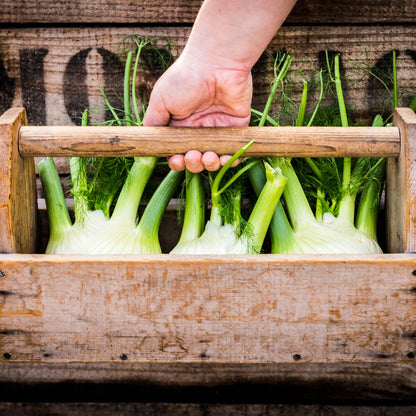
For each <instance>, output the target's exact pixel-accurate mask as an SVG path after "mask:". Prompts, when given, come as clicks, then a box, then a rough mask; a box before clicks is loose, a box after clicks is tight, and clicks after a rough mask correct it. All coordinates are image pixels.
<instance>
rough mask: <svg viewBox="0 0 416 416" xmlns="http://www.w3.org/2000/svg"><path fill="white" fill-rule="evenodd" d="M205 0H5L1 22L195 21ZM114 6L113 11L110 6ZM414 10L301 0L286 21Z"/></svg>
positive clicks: (372, 18)
mask: <svg viewBox="0 0 416 416" xmlns="http://www.w3.org/2000/svg"><path fill="white" fill-rule="evenodd" d="M201 4H202V0H191V1H189V0H188V1H184V0H182V1H173V0H167V1H162V0H153V1H146V2H136V3H132V2H126V1H122V0H99V1H95V2H91V3H85V2H82V1H81V0H76V1H72V2H71V3H70V5H68V3H67V2H64V1H63V0H58V1H54V2H53V1H50V0H40V1H36V0H29V1H23V0H17V1H12V0H5V1H3V3H2V8H1V9H0V22H1V23H13V24H22V23H25V24H28V23H31V24H33V23H37V24H39V23H54V24H55V23H84V24H85V23H87V24H89V23H105V24H115V23H117V24H126V23H130V24H136V25H137V24H161V23H165V24H188V25H190V24H192V23H193V22H194V20H195V17H196V15H197V13H198V10H199V7H200V5H201ZM109 10H111V12H108V11H109ZM415 19H416V11H415V7H414V3H413V2H412V0H375V1H373V2H371V4H369V3H368V2H366V1H364V0H345V1H343V2H334V1H331V0H299V1H298V3H297V4H296V6H295V8H294V10H293V11H292V13H291V14H290V15H289V17H288V20H287V23H289V24H290V23H292V24H293V23H303V24H310V23H320V24H333V23H337V24H339V23H345V24H354V23H364V24H370V23H380V22H384V23H395V22H396V23H397V22H398V23H403V22H408V23H413V22H414V21H415Z"/></svg>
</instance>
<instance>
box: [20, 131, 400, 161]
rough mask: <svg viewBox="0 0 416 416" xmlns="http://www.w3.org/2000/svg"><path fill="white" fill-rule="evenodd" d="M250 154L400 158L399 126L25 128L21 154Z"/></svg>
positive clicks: (22, 132)
mask: <svg viewBox="0 0 416 416" xmlns="http://www.w3.org/2000/svg"><path fill="white" fill-rule="evenodd" d="M252 140H254V144H253V145H252V146H251V147H250V148H249V149H248V150H247V151H246V153H245V156H252V157H266V156H293V157H294V156H297V157H313V156H317V157H345V156H351V157H361V156H363V157H376V156H386V157H395V156H398V154H399V152H400V136H399V130H398V128H397V127H267V126H265V127H165V126H162V127H153V126H152V127H143V126H142V127H139V126H135V127H132V126H130V127H129V126H124V127H116V126H111V127H108V126H88V127H81V126H77V127H70V126H26V127H22V128H21V129H20V134H19V151H20V154H21V155H22V156H42V155H46V156H170V155H174V154H178V153H186V152H187V151H188V150H191V149H196V150H200V151H201V152H206V151H208V150H212V151H215V152H216V153H218V154H234V153H235V152H237V151H238V150H239V149H241V148H242V147H243V146H245V145H246V144H247V143H249V142H250V141H252Z"/></svg>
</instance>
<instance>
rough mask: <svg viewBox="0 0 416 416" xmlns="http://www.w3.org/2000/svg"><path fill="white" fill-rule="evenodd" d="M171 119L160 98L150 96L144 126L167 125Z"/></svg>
mask: <svg viewBox="0 0 416 416" xmlns="http://www.w3.org/2000/svg"><path fill="white" fill-rule="evenodd" d="M169 121H170V113H169V111H168V110H167V109H166V107H165V106H164V104H163V101H162V100H161V99H160V98H157V97H155V96H152V95H151V96H150V101H149V105H148V107H147V109H146V114H145V115H144V119H143V125H144V126H166V125H168V124H169Z"/></svg>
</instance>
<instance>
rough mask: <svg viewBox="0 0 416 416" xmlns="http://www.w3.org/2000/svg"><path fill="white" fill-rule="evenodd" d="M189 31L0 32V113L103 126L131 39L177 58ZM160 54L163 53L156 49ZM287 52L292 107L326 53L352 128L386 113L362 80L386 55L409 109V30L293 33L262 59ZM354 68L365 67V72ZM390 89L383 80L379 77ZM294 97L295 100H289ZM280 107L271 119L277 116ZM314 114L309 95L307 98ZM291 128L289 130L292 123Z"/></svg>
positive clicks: (148, 80)
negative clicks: (338, 65) (333, 54)
mask: <svg viewBox="0 0 416 416" xmlns="http://www.w3.org/2000/svg"><path fill="white" fill-rule="evenodd" d="M189 30H190V29H189V28H186V27H157V26H155V27H130V26H129V27H113V28H112V27H77V28H71V27H68V28H56V27H46V28H24V27H23V28H5V29H3V30H2V31H1V32H0V59H1V63H2V65H3V66H4V77H3V78H2V88H0V111H4V110H6V109H7V108H9V107H11V106H19V105H23V106H24V107H25V108H26V109H27V112H28V119H29V124H37V125H71V124H79V123H80V115H81V112H82V111H83V110H84V109H85V108H86V107H90V108H93V109H94V111H91V120H92V121H93V122H94V121H95V122H99V121H102V120H103V117H104V111H103V99H102V96H101V92H100V90H99V87H100V86H103V87H104V89H105V91H106V92H107V94H108V96H109V99H110V100H111V102H112V103H113V105H115V106H117V107H120V105H121V101H119V100H118V98H117V96H120V94H121V93H122V78H123V75H122V74H123V70H122V65H121V63H120V61H119V60H118V58H117V56H116V55H115V54H116V53H117V51H118V49H119V44H120V42H121V40H122V39H123V38H124V37H125V36H126V35H128V34H139V35H141V36H147V37H151V38H153V37H158V36H162V37H166V38H168V39H169V40H170V41H172V43H173V44H174V45H175V46H176V47H177V50H178V53H179V52H180V51H181V50H182V48H183V46H184V43H185V42H186V39H187V37H188V34H189ZM161 47H163V45H162V44H161ZM276 49H285V50H287V51H290V52H291V53H292V54H293V55H294V64H293V66H292V69H293V71H292V72H291V75H290V77H289V79H290V80H291V83H289V84H287V88H289V87H290V90H287V91H286V92H287V94H288V95H292V96H293V99H294V100H295V102H298V98H299V97H300V95H299V93H300V89H301V85H302V80H303V79H304V78H305V79H308V78H311V77H312V78H313V77H314V76H316V69H317V68H319V67H320V65H321V62H322V51H324V50H325V49H328V50H331V51H339V52H340V53H341V55H342V56H341V58H342V59H341V60H342V68H343V69H342V70H343V75H345V77H346V78H345V79H344V89H345V99H346V102H347V104H348V105H349V106H350V107H352V108H354V113H353V116H354V119H353V120H351V122H354V121H360V122H366V123H369V122H370V120H371V119H372V117H373V116H374V115H375V114H376V113H377V112H380V111H383V109H384V113H385V114H389V113H390V111H391V108H385V107H386V103H385V101H386V93H387V91H386V90H385V88H384V87H383V86H381V83H379V82H376V81H375V80H374V79H372V78H371V77H370V76H368V75H367V73H368V70H370V69H371V70H373V71H377V70H383V71H384V72H386V71H388V70H389V68H390V64H389V62H390V60H391V53H392V52H391V51H392V50H397V51H398V59H397V69H398V79H399V90H400V91H401V98H402V99H401V104H402V105H403V106H406V105H408V104H409V102H410V98H411V97H412V96H413V95H414V92H415V90H416V75H415V74H416V71H415V66H416V64H415V55H416V42H415V30H414V27H413V26H377V27H371V26H309V27H307V26H299V27H297V26H294V27H285V28H283V29H282V30H281V31H279V33H278V34H277V35H276V37H275V38H274V40H273V41H272V42H271V44H270V45H269V47H268V49H267V51H268V52H273V51H275V50H276ZM271 64H272V60H271V59H268V58H267V57H266V56H265V57H262V58H261V59H260V60H259V62H258V63H257V64H256V66H255V68H254V70H253V74H254V91H255V93H254V98H253V107H255V108H257V109H260V110H261V109H262V108H263V107H264V104H265V102H266V99H267V95H268V92H269V88H270V81H271V76H272V66H271ZM358 66H363V67H365V68H364V69H362V70H359V69H358ZM159 75H160V70H157V69H156V70H155V69H154V70H153V71H152V70H149V69H148V68H145V69H143V71H142V72H141V74H140V82H139V86H138V90H139V92H140V95H141V96H142V98H143V100H144V101H146V100H147V98H148V95H149V92H150V90H151V87H152V85H153V83H154V81H155V79H156V78H157V77H158V76H159ZM382 78H383V79H384V80H385V81H386V82H387V84H388V85H390V84H389V83H390V82H391V81H388V77H387V76H382ZM290 91H292V92H290ZM279 102H280V99H278V98H276V102H275V104H274V106H273V108H272V115H274V114H275V113H276V111H277V110H278V109H279V108H280V106H279V104H278V103H279ZM310 103H311V106H312V105H313V103H314V94H313V91H311V96H310ZM289 124H291V121H290V118H289Z"/></svg>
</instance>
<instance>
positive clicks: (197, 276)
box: [0, 255, 416, 364]
mask: <svg viewBox="0 0 416 416" xmlns="http://www.w3.org/2000/svg"><path fill="white" fill-rule="evenodd" d="M126 259H127V258H126V257H120V256H118V257H112V258H111V257H110V258H108V257H104V258H102V259H99V260H92V259H88V258H86V257H84V258H82V257H78V258H76V257H68V256H62V257H60V258H59V257H56V256H3V257H2V258H1V262H0V270H1V271H2V274H3V278H2V279H0V305H1V309H0V351H1V352H2V354H3V355H2V356H1V357H0V359H3V360H4V361H7V362H14V363H17V362H46V363H48V362H49V363H65V362H90V363H99V362H109V363H111V362H120V361H128V362H129V363H229V364H231V363H246V364H249V363H293V362H302V363H339V362H365V363H368V362H386V363H387V362H396V363H397V362H413V361H414V359H415V351H416V337H415V327H414V305H415V287H416V277H415V275H414V270H415V269H416V258H415V257H414V256H410V255H408V256H406V255H397V256H393V255H380V256H370V257H365V256H364V257H363V256H356V257H351V256H336V257H329V258H328V257H325V256H272V255H264V256H262V259H259V258H258V256H248V257H244V258H243V257H238V256H237V257H236V256H231V257H230V258H227V259H224V258H220V257H206V258H195V257H181V256H179V257H177V256H171V255H159V256H151V257H147V258H146V257H139V258H137V259H135V260H133V259H131V258H130V260H126ZM5 357H6V358H5Z"/></svg>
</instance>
